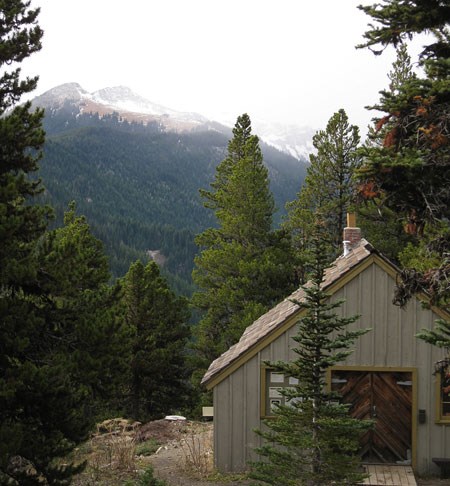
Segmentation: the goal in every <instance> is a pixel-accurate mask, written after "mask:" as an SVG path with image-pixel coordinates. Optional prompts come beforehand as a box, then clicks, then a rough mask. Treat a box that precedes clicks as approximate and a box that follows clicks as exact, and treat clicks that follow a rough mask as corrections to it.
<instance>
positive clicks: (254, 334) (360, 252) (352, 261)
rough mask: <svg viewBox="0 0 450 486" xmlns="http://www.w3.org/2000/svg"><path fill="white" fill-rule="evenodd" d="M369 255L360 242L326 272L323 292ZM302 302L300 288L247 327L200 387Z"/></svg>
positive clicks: (366, 245)
mask: <svg viewBox="0 0 450 486" xmlns="http://www.w3.org/2000/svg"><path fill="white" fill-rule="evenodd" d="M372 253H377V254H378V252H376V250H375V249H374V248H373V247H372V245H371V244H370V243H368V242H367V241H366V240H365V239H361V240H360V241H359V243H358V244H357V245H355V246H354V247H353V248H352V249H351V250H350V251H349V252H348V253H347V254H346V255H342V256H340V257H338V258H337V259H336V260H335V261H334V262H333V263H332V265H331V266H330V267H329V268H328V269H327V270H326V272H325V276H324V280H323V283H322V288H323V289H324V290H326V289H327V288H328V287H330V286H331V285H332V284H334V283H335V282H337V281H338V280H339V279H341V278H342V277H343V276H344V275H346V274H347V273H348V272H349V271H350V270H352V269H353V268H354V267H356V266H357V265H359V264H360V263H361V262H362V261H364V260H365V259H367V258H368V257H369V256H370V255H371V254H372ZM304 298H305V291H304V290H303V289H302V288H300V289H298V290H296V291H295V292H293V293H292V294H291V295H289V297H287V298H286V299H284V300H283V301H282V302H280V303H279V304H278V305H276V306H275V307H273V308H272V309H270V310H269V311H268V312H266V313H265V314H264V315H262V316H261V317H260V318H259V319H257V320H256V321H255V322H253V324H251V325H250V326H248V327H247V329H246V330H245V331H244V333H243V334H242V337H241V339H240V340H239V341H238V342H237V343H236V344H234V345H233V346H231V348H230V349H228V351H226V352H225V353H223V354H222V355H221V356H219V357H218V358H217V359H216V360H214V361H213V362H212V363H211V365H210V366H209V368H208V371H207V372H206V373H205V375H204V376H203V379H202V384H204V385H207V384H208V383H209V382H210V381H211V380H212V379H213V378H215V377H216V376H217V375H218V374H219V373H221V372H223V371H224V370H226V369H227V368H228V367H229V366H231V365H232V364H233V363H234V362H235V361H236V360H237V359H238V358H240V357H241V356H242V355H244V354H245V353H247V352H251V350H252V348H254V347H255V346H256V345H257V344H258V343H259V342H260V341H261V340H262V339H263V338H265V337H267V336H269V335H270V334H272V333H274V332H275V331H276V330H277V329H278V328H279V327H280V326H281V325H282V324H283V323H284V322H285V321H286V320H287V319H288V318H289V317H291V316H293V315H294V314H296V313H297V312H298V311H299V310H300V309H301V305H300V306H299V305H298V304H295V303H294V302H292V301H293V300H294V301H297V302H299V303H300V304H301V302H302V300H303V299H304Z"/></svg>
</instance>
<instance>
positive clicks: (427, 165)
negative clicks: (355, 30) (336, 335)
mask: <svg viewBox="0 0 450 486" xmlns="http://www.w3.org/2000/svg"><path fill="white" fill-rule="evenodd" d="M360 8H361V9H362V10H363V11H364V12H366V13H367V14H368V15H369V16H370V17H372V19H373V20H374V21H375V22H374V24H373V25H370V29H369V30H368V31H367V32H366V33H365V34H364V37H365V39H366V42H365V43H364V44H363V45H361V46H359V47H368V48H370V49H371V50H373V51H374V52H375V53H376V54H380V53H381V52H382V51H383V50H384V49H385V48H386V47H387V46H389V45H393V46H398V45H400V44H401V43H403V42H405V41H406V40H408V39H411V38H412V37H413V36H414V35H416V34H418V33H421V32H427V33H430V34H431V35H430V36H429V38H428V39H429V40H430V41H431V42H430V43H428V45H426V46H425V47H424V50H423V51H422V53H421V54H420V56H419V65H421V66H422V67H423V72H424V76H423V77H419V76H417V77H410V78H409V79H403V80H402V82H401V83H398V84H397V87H396V90H395V91H394V92H393V93H385V92H382V97H381V99H380V102H379V104H378V105H377V109H378V110H379V111H382V112H384V116H381V117H380V118H378V119H377V120H375V122H376V126H375V129H376V131H378V132H379V133H381V134H382V135H383V139H382V144H381V145H378V146H372V147H370V146H368V147H366V149H365V151H364V164H363V166H362V168H361V170H360V171H359V178H360V183H361V185H360V194H361V196H362V197H364V198H369V199H373V198H378V199H380V200H382V201H383V204H384V205H385V206H386V207H387V208H389V209H390V210H392V211H394V212H395V213H396V214H397V215H398V218H399V219H401V220H402V222H403V224H404V227H405V229H406V230H407V232H408V233H410V234H412V235H413V236H415V237H416V238H418V239H420V240H422V241H423V249H424V250H427V251H428V252H429V257H428V260H429V261H430V262H433V261H435V256H436V255H438V256H439V260H440V262H439V264H438V265H437V266H433V267H431V268H428V269H426V271H422V270H423V269H421V270H418V269H411V270H405V271H404V272H403V274H402V281H403V283H402V285H401V286H400V289H399V293H398V295H397V299H398V302H399V303H405V302H406V301H407V299H408V298H409V297H410V296H411V295H412V294H413V293H415V292H417V291H421V290H424V291H428V292H429V293H430V295H431V296H432V299H433V301H434V302H438V303H441V304H445V303H448V297H449V295H450V292H449V289H448V285H446V282H448V280H449V277H450V264H449V259H448V254H449V248H450V228H449V224H448V221H449V220H450V209H449V208H450V170H449V165H450V149H449V147H450V144H449V141H450V131H449V123H448V119H449V113H450V76H449V73H450V69H449V65H450V64H449V59H450V32H449V29H448V23H449V19H450V7H449V6H448V2H440V1H435V0H414V1H410V2H403V1H401V0H388V1H385V2H383V3H382V4H374V5H369V6H365V7H360ZM436 234H438V236H436Z"/></svg>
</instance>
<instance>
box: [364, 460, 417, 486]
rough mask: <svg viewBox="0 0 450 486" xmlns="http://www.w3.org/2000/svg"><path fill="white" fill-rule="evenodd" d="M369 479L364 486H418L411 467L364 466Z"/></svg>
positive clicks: (390, 465) (389, 465)
mask: <svg viewBox="0 0 450 486" xmlns="http://www.w3.org/2000/svg"><path fill="white" fill-rule="evenodd" d="M364 467H365V468H366V470H367V473H368V474H369V477H368V478H367V479H366V480H365V481H364V482H363V483H361V484H362V485H364V486H381V485H389V486H417V483H416V479H415V477H414V472H413V470H412V467H411V466H403V465H393V464H364Z"/></svg>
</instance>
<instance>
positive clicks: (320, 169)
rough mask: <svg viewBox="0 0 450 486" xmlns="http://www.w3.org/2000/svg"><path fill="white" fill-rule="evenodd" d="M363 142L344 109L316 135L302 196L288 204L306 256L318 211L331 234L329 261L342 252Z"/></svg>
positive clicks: (297, 239)
mask: <svg viewBox="0 0 450 486" xmlns="http://www.w3.org/2000/svg"><path fill="white" fill-rule="evenodd" d="M359 141H360V136H359V129H358V127H357V126H356V125H350V123H349V121H348V117H347V114H346V113H345V111H344V110H343V109H341V110H339V111H338V112H337V113H335V114H334V115H333V116H332V117H331V118H330V120H329V121H328V124H327V127H326V130H320V131H318V132H317V133H316V134H315V135H314V137H313V145H314V148H315V149H316V153H314V154H311V155H310V161H311V164H310V166H309V167H308V171H307V175H306V178H305V181H304V183H303V187H302V188H301V191H300V193H299V195H298V198H297V199H296V200H295V201H293V202H292V203H290V204H289V205H288V210H289V217H288V220H287V222H286V228H288V229H289V230H290V231H291V233H292V234H293V239H294V244H295V246H296V248H297V250H298V251H300V253H301V254H303V255H304V258H306V259H307V258H308V256H307V255H308V250H309V247H310V235H311V234H312V228H313V227H314V221H315V217H314V214H315V213H316V212H320V214H321V215H322V218H323V221H324V224H325V225H326V227H327V230H328V232H329V234H330V237H331V242H332V250H331V254H330V255H329V256H328V260H329V261H331V260H333V258H334V257H335V256H336V255H337V253H339V252H340V249H341V243H342V232H343V229H344V226H345V217H346V213H347V211H348V206H349V204H350V203H351V201H352V197H353V196H354V194H355V189H356V188H355V182H354V181H353V179H352V177H353V172H354V171H355V169H356V168H357V167H358V166H359V165H360V156H359V155H358V152H357V149H358V144H359Z"/></svg>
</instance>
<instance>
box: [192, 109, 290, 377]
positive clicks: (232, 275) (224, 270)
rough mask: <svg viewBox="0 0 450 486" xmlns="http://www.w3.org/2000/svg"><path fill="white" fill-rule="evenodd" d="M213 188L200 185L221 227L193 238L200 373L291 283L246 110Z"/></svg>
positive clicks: (284, 241)
mask: <svg viewBox="0 0 450 486" xmlns="http://www.w3.org/2000/svg"><path fill="white" fill-rule="evenodd" d="M211 187H212V190H211V191H205V190H203V191H201V194H202V195H203V197H204V199H205V206H206V207H209V208H211V209H213V210H214V211H215V215H216V218H217V221H218V223H219V227H218V228H209V229H207V230H206V231H205V232H203V233H202V234H200V235H198V236H197V238H196V243H197V245H198V246H199V247H200V249H201V253H200V254H199V255H198V256H197V257H196V259H195V266H196V268H195V269H194V272H193V279H194V282H195V283H196V285H197V286H198V287H199V288H200V291H198V292H197V293H196V294H194V297H193V303H194V306H196V307H197V308H198V309H200V310H201V311H203V312H204V314H203V316H202V319H201V321H200V323H199V324H198V326H197V329H196V338H197V339H196V343H195V349H196V351H197V357H198V359H199V362H198V363H197V367H198V370H199V371H198V373H202V371H203V370H204V369H205V368H206V367H207V366H208V365H209V363H210V362H211V361H212V360H213V359H215V358H216V357H217V356H219V355H220V354H221V353H222V352H223V351H225V350H226V349H227V348H228V347H229V346H231V345H232V344H234V343H235V342H236V341H237V340H238V339H239V337H240V335H241V334H242V332H243V330H244V329H245V327H246V326H247V325H249V324H250V323H251V322H253V320H255V319H256V318H257V317H259V316H260V315H261V314H262V313H263V312H265V311H266V310H267V308H268V307H269V306H270V305H271V304H273V303H274V302H276V301H277V300H279V299H281V298H282V297H284V295H286V293H288V292H289V291H290V290H291V289H292V287H291V286H292V283H293V281H294V277H293V274H292V267H291V266H290V263H291V262H292V252H291V248H290V241H289V238H288V237H287V235H286V234H285V232H283V231H273V230H272V229H271V227H272V217H273V213H274V203H273V197H272V194H271V193H270V189H269V179H268V171H267V168H266V167H265V166H264V164H263V157H262V154H261V149H260V147H259V140H258V137H257V136H255V135H252V134H251V122H250V118H249V117H248V115H246V114H244V115H242V116H240V117H238V119H237V122H236V125H235V127H234V129H233V138H232V140H230V142H229V144H228V156H227V157H226V158H225V159H224V160H223V161H222V162H221V163H220V164H219V166H218V167H217V172H216V177H215V180H214V182H213V183H212V184H211Z"/></svg>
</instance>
